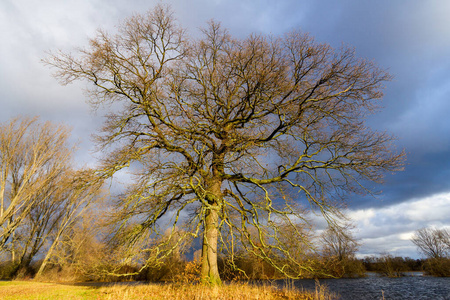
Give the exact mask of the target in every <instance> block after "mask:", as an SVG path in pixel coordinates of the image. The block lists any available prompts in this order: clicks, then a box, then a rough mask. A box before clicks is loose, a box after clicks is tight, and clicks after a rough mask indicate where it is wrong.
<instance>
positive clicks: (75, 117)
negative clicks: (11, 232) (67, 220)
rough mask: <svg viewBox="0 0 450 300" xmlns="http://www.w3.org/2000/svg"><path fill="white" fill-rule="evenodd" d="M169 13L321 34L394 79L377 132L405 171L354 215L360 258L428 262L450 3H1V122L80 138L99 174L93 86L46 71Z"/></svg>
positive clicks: (447, 173) (449, 197)
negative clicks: (98, 34)
mask: <svg viewBox="0 0 450 300" xmlns="http://www.w3.org/2000/svg"><path fill="white" fill-rule="evenodd" d="M157 3H169V4H171V6H172V8H173V10H174V11H175V15H176V17H177V19H178V20H179V22H180V23H181V25H182V26H184V27H185V28H187V29H188V31H189V33H190V34H192V35H196V34H198V28H199V27H202V26H204V25H205V23H206V22H207V21H208V20H210V19H215V20H216V21H219V22H221V23H222V24H223V26H224V27H226V28H228V29H229V31H230V32H231V34H233V35H234V36H237V37H245V36H247V35H248V34H250V33H252V32H256V33H262V34H273V35H278V34H283V33H285V32H287V31H290V30H292V29H300V30H302V31H304V32H308V33H310V34H311V35H312V36H314V37H315V38H316V40H317V41H319V42H326V43H329V44H331V45H332V46H334V47H340V46H341V45H347V46H351V47H354V48H355V49H356V53H357V55H358V56H359V57H362V58H366V59H369V60H373V61H374V62H376V63H377V64H378V65H379V66H381V67H382V68H384V69H387V70H388V71H389V72H390V73H391V74H392V75H393V76H394V79H393V80H392V81H391V82H388V83H387V84H386V89H385V97H384V100H383V103H382V105H383V109H382V111H381V112H380V113H378V114H377V115H375V116H372V117H371V119H370V120H369V124H370V125H371V126H372V127H374V128H376V129H378V130H380V131H385V130H386V131H388V132H389V133H392V134H394V135H395V136H397V137H398V141H397V142H396V146H397V147H398V148H399V149H403V148H404V149H405V151H406V152H407V154H408V160H407V165H406V167H405V171H403V172H401V173H398V174H396V175H394V176H392V175H388V176H387V177H386V183H385V184H384V185H383V186H381V187H380V189H381V190H383V193H382V194H380V195H378V196H377V197H375V198H374V197H364V198H356V197H354V198H351V199H349V200H348V214H349V216H351V217H352V219H353V221H354V222H355V224H356V226H357V228H358V229H357V230H356V232H355V235H356V237H357V238H359V239H360V242H361V243H362V244H363V246H362V247H361V250H360V255H361V256H364V255H370V254H380V253H383V252H390V253H392V254H394V255H402V256H411V257H417V256H418V255H419V254H418V253H417V251H416V249H415V247H414V245H413V244H412V243H411V242H410V241H409V238H410V237H411V234H412V233H413V232H414V230H417V229H419V228H421V227H425V226H435V227H438V228H441V227H447V228H448V227H449V226H450V118H449V115H450V21H449V19H448V16H449V15H450V2H449V1H447V0H409V1H403V0H377V1H366V0H341V1H335V0H316V1H312V0H310V1H306V0H295V1H294V0H292V1H288V0H286V1H283V0H280V1H252V0H250V1H242V0H240V1H237V0H236V1H235V0H231V1H225V0H192V1H184V0H172V1H164V2H163V1H152V0H145V1H144V0H128V1H119V0H114V1H106V0H66V1H59V0H41V1H32V0H2V1H1V2H0V41H1V44H0V121H1V122H5V121H7V120H8V119H9V118H11V117H14V116H16V115H19V114H21V115H40V116H41V118H42V119H43V120H52V121H55V122H63V123H65V124H68V125H69V126H71V127H72V128H73V137H72V139H73V141H74V142H79V148H80V149H79V151H78V152H77V157H76V159H77V162H78V163H79V164H80V165H92V164H95V159H94V157H95V155H93V154H92V150H93V144H92V142H91V141H90V135H91V134H92V133H94V132H96V130H97V129H98V128H99V126H100V125H101V124H102V114H101V112H97V113H95V112H92V111H91V110H90V108H89V106H88V105H87V104H86V102H85V99H86V96H85V95H84V94H83V91H82V90H83V88H84V87H85V86H84V84H83V83H75V84H72V85H69V86H60V85H59V84H58V82H57V81H56V80H55V79H54V78H53V77H52V76H51V70H49V69H48V68H47V67H45V66H44V65H43V64H42V63H41V62H40V60H41V59H42V58H44V57H45V56H46V52H47V51H49V50H55V49H63V50H66V51H70V50H72V49H73V48H75V47H83V46H86V45H87V42H88V38H89V37H92V36H94V35H95V31H96V30H97V29H98V28H103V29H106V30H109V31H114V29H115V27H114V26H115V25H117V24H118V22H120V21H121V20H123V19H124V18H126V17H128V16H130V15H132V14H133V13H135V12H145V11H147V10H149V9H151V8H152V7H153V5H155V4H157Z"/></svg>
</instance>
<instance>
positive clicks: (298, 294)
mask: <svg viewBox="0 0 450 300" xmlns="http://www.w3.org/2000/svg"><path fill="white" fill-rule="evenodd" d="M0 299H7V300H18V299H21V300H22V299H40V300H50V299H70V300H72V299H74V300H75V299H99V300H100V299H101V300H103V299H104V300H106V299H111V300H113V299H114V300H116V299H126V300H131V299H136V300H138V299H164V300H178V299H180V300H181V299H189V300H191V299H199V300H200V299H201V300H209V299H221V300H228V299H229V300H241V299H242V300H244V299H245V300H247V299H258V300H259V299H268V300H272V299H273V300H275V299H300V300H302V299H305V300H306V299H308V300H309V299H311V300H329V299H335V298H334V297H332V295H330V294H329V293H328V292H327V291H326V289H324V288H319V289H317V290H316V291H315V292H306V291H298V290H296V289H294V288H288V289H282V290H281V289H277V288H275V287H272V286H268V285H265V286H254V285H250V284H245V283H244V284H242V283H232V284H226V285H223V286H220V287H208V286H202V285H189V284H142V285H115V286H107V287H97V288H96V287H86V286H68V285H61V284H54V283H39V282H32V281H29V282H28V281H27V282H23V281H13V282H0Z"/></svg>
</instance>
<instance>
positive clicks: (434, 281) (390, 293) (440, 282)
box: [279, 273, 450, 300]
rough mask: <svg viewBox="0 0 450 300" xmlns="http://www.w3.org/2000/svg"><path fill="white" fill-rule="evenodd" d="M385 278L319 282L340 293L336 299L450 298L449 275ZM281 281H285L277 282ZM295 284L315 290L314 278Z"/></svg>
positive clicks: (416, 274) (447, 299)
mask: <svg viewBox="0 0 450 300" xmlns="http://www.w3.org/2000/svg"><path fill="white" fill-rule="evenodd" d="M411 275H414V276H408V277H400V278H387V277H378V276H368V277H366V278H357V279H322V280H320V281H319V283H320V284H321V285H326V286H327V287H328V290H329V291H330V292H333V293H338V294H339V295H340V298H339V299H342V300H353V299H357V300H360V299H364V300H366V299H368V300H370V299H377V300H379V299H382V297H383V295H384V299H386V300H388V299H395V300H410V299H411V300H412V299H414V300H419V299H433V300H450V278H448V277H447V278H441V277H428V276H421V275H422V274H418V273H414V274H411ZM279 284H280V285H283V284H284V282H279ZM294 284H295V286H296V287H297V288H299V289H305V290H315V281H314V280H307V279H303V280H296V281H295V282H294Z"/></svg>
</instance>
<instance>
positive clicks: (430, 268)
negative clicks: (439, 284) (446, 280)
mask: <svg viewBox="0 0 450 300" xmlns="http://www.w3.org/2000/svg"><path fill="white" fill-rule="evenodd" d="M424 271H425V274H426V275H431V276H437V277H450V258H445V257H442V258H429V259H427V260H426V261H425V264H424Z"/></svg>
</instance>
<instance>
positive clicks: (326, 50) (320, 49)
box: [46, 6, 404, 284]
mask: <svg viewBox="0 0 450 300" xmlns="http://www.w3.org/2000/svg"><path fill="white" fill-rule="evenodd" d="M46 63H47V64H49V65H51V66H54V67H56V68H57V71H56V76H57V77H58V78H59V79H60V80H61V82H62V84H68V83H70V82H72V81H74V80H86V81H88V82H90V83H92V84H93V85H92V87H91V88H89V92H90V94H91V96H92V98H91V99H92V103H93V105H94V106H99V105H109V107H110V114H109V115H108V116H107V119H106V121H105V126H104V128H103V132H102V134H100V135H99V137H98V143H99V145H100V146H102V147H103V150H104V151H107V150H110V152H109V153H108V155H107V156H106V158H105V159H104V165H103V169H102V174H103V176H104V177H108V176H112V175H113V174H114V173H115V172H117V171H118V170H121V169H123V168H126V167H130V166H131V167H132V168H131V169H132V170H133V172H134V175H135V181H134V183H133V184H132V186H131V187H130V188H129V190H128V191H127V194H126V195H125V196H124V197H122V198H121V199H120V200H119V201H118V203H117V204H118V207H117V208H118V214H117V217H118V220H121V221H122V222H123V223H122V226H121V228H126V229H127V230H126V232H128V233H129V234H130V236H129V237H128V238H127V239H126V240H127V241H128V242H129V243H130V244H133V243H134V242H138V241H139V240H140V237H147V238H149V240H148V241H149V242H148V247H146V248H145V247H143V248H142V251H146V252H147V253H148V254H149V257H153V258H158V257H161V256H164V255H165V254H164V253H167V251H166V252H164V251H162V250H161V249H167V247H166V248H164V247H159V246H158V245H154V244H152V243H151V240H152V237H154V236H155V234H157V229H158V225H160V224H171V226H173V227H172V228H176V226H177V224H178V223H180V222H184V223H185V225H186V226H187V228H185V231H184V232H185V235H186V236H188V235H190V236H197V235H198V234H200V233H202V235H203V249H202V271H201V276H202V280H203V282H210V283H213V284H215V283H220V278H219V273H218V268H217V248H218V245H219V244H220V243H231V244H232V243H234V242H236V241H242V242H243V244H245V245H248V247H249V249H251V250H252V251H253V252H254V254H255V255H257V256H258V257H260V258H262V259H264V260H266V261H268V262H270V263H272V264H273V265H274V266H276V267H277V270H278V271H279V272H281V273H284V274H286V275H288V276H290V277H296V276H298V274H299V273H293V272H288V271H287V269H286V268H285V266H286V261H282V263H281V264H278V263H277V260H275V259H273V254H274V253H277V254H278V255H279V256H282V257H284V258H285V259H286V260H287V261H290V263H292V264H296V261H295V259H294V257H295V256H293V255H291V254H290V253H289V251H288V249H286V248H285V247H284V246H283V243H282V239H279V238H278V237H279V236H280V235H281V233H282V232H281V230H284V229H283V228H285V227H286V226H287V225H289V226H291V229H292V232H293V234H296V231H297V229H296V228H302V226H301V225H299V224H301V223H303V222H305V221H304V220H303V216H302V213H301V211H302V210H301V207H300V205H299V204H300V203H302V202H303V203H305V202H306V203H307V202H308V201H309V203H310V205H311V206H312V207H313V209H318V210H320V211H321V212H322V213H323V215H324V216H325V217H326V218H327V219H328V220H329V221H331V220H332V216H333V212H336V210H335V207H336V206H335V203H336V202H335V200H336V199H338V198H340V197H343V196H345V195H346V194H347V193H348V192H358V191H361V192H364V188H362V185H363V184H364V183H366V182H370V181H372V182H373V181H374V182H380V181H382V175H383V173H384V172H385V171H396V170H399V167H400V165H401V164H402V160H403V156H404V155H403V153H393V152H391V141H392V137H390V136H388V135H386V134H384V133H378V132H374V131H372V130H370V129H369V128H367V127H366V126H365V125H364V118H365V116H367V115H368V114H370V113H372V112H373V111H374V110H376V107H377V105H376V102H377V101H376V100H377V99H380V98H381V97H382V92H381V90H382V86H383V83H384V82H385V81H386V80H389V79H390V76H389V75H388V74H387V73H386V72H384V71H382V70H380V69H378V68H377V67H376V66H375V65H374V64H373V63H372V62H369V61H366V60H362V59H358V58H356V56H355V53H354V51H353V50H352V49H347V48H342V49H339V50H334V49H333V48H331V47H330V46H329V45H326V44H320V43H317V42H315V41H314V39H313V38H311V37H310V36H308V35H307V34H303V33H300V32H298V31H293V32H290V33H288V34H285V35H283V36H280V37H271V36H263V35H255V34H254V35H251V36H249V37H247V38H245V39H236V38H233V37H232V36H231V35H230V34H229V33H228V32H227V31H226V30H224V29H223V28H222V27H221V26H220V25H219V24H218V23H215V22H210V23H209V24H208V26H207V27H206V28H205V29H204V30H202V37H201V38H199V39H195V38H192V37H189V36H188V35H187V34H186V32H185V30H184V29H182V28H181V27H180V26H179V25H178V24H177V23H176V22H175V19H174V17H173V16H172V13H171V11H170V9H169V8H167V7H164V6H157V7H156V8H155V9H154V10H152V11H150V12H148V13H147V14H143V15H135V16H134V17H131V18H129V19H128V20H126V21H125V22H124V23H123V24H121V26H120V27H119V32H118V34H116V35H110V34H108V33H106V32H104V31H99V32H98V35H97V36H96V37H95V38H93V39H91V41H90V47H89V48H87V49H81V50H79V51H78V52H77V53H76V54H73V55H72V54H69V53H63V52H59V53H56V54H52V55H51V56H50V57H49V58H48V59H46ZM186 220H187V221H186ZM280 225H282V226H280ZM250 228H252V230H253V228H255V229H256V230H257V232H258V234H257V235H256V237H255V235H251V234H250V230H249V229H250ZM223 232H226V234H227V236H226V237H225V236H224V235H222V233H223ZM144 233H146V234H144ZM299 234H301V233H299ZM180 238H181V237H180ZM140 245H141V244H140ZM163 252H164V253H163ZM297 265H299V267H300V268H301V263H298V262H297ZM294 269H296V268H294Z"/></svg>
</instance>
